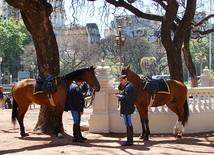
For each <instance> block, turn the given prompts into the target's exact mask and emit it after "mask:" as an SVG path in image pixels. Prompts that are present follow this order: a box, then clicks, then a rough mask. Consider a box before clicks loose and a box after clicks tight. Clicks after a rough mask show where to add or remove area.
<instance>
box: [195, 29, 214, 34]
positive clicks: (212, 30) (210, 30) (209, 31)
mask: <svg viewBox="0 0 214 155" xmlns="http://www.w3.org/2000/svg"><path fill="white" fill-rule="evenodd" d="M193 32H194V33H198V34H201V35H206V34H209V33H212V32H214V29H209V30H206V31H201V30H193Z"/></svg>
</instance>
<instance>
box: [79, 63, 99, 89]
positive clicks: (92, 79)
mask: <svg viewBox="0 0 214 155" xmlns="http://www.w3.org/2000/svg"><path fill="white" fill-rule="evenodd" d="M94 70H95V68H93V66H91V67H90V68H89V69H88V70H85V72H84V74H83V77H82V79H83V80H84V81H86V83H87V84H89V85H90V87H91V88H93V89H94V90H95V91H96V92H98V91H100V84H99V82H98V80H97V77H96V76H95V72H94Z"/></svg>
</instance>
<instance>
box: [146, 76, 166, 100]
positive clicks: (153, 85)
mask: <svg viewBox="0 0 214 155" xmlns="http://www.w3.org/2000/svg"><path fill="white" fill-rule="evenodd" d="M145 81H146V84H145V87H146V90H147V91H148V92H149V93H150V94H152V97H154V94H157V93H158V91H159V84H158V83H161V82H164V79H163V78H162V77H161V76H160V77H158V78H157V79H152V78H151V77H149V76H147V77H146V78H145Z"/></svg>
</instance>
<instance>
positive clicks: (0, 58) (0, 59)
mask: <svg viewBox="0 0 214 155" xmlns="http://www.w3.org/2000/svg"><path fill="white" fill-rule="evenodd" d="M1 62H2V57H0V83H1V84H2V79H1V78H2V76H1Z"/></svg>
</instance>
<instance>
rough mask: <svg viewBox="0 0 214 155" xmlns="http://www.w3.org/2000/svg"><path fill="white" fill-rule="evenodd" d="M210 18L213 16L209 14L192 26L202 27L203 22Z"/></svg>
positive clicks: (213, 15)
mask: <svg viewBox="0 0 214 155" xmlns="http://www.w3.org/2000/svg"><path fill="white" fill-rule="evenodd" d="M212 17H214V14H210V15H208V16H207V17H205V18H203V19H202V20H201V21H200V22H198V23H195V24H194V26H199V25H202V24H203V23H204V22H206V21H208V20H209V19H210V18H212Z"/></svg>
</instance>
